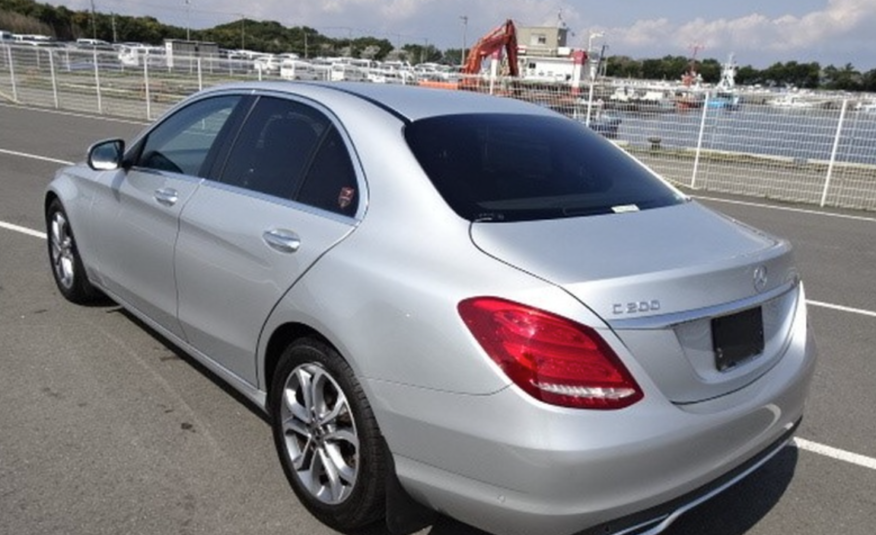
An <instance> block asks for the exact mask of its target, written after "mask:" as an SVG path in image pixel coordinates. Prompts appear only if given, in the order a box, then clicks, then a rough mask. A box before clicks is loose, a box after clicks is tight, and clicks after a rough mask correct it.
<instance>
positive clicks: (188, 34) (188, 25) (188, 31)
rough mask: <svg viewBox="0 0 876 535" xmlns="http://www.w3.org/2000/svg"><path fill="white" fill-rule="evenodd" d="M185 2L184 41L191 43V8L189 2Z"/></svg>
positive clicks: (187, 0)
mask: <svg viewBox="0 0 876 535" xmlns="http://www.w3.org/2000/svg"><path fill="white" fill-rule="evenodd" d="M185 1H186V41H191V40H192V32H191V28H192V23H191V11H192V9H191V7H192V6H191V4H190V3H189V0H185Z"/></svg>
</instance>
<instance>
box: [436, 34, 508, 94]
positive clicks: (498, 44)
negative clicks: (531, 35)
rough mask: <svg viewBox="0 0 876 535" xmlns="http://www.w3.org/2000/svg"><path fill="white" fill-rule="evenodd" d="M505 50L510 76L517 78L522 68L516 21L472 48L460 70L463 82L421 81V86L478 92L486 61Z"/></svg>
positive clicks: (482, 38) (489, 35)
mask: <svg viewBox="0 0 876 535" xmlns="http://www.w3.org/2000/svg"><path fill="white" fill-rule="evenodd" d="M503 48H504V49H505V54H506V55H507V56H508V74H509V75H511V76H517V75H518V74H519V73H520V68H519V67H518V65H517V29H516V28H515V27H514V21H512V20H511V19H508V20H506V21H505V23H504V24H502V25H501V26H499V27H498V28H495V29H493V30H492V31H491V32H490V33H488V34H486V35H485V36H483V37H481V38H480V39H478V42H477V43H475V44H474V46H472V47H471V49H470V50H469V52H468V56H467V57H466V59H465V64H464V65H463V66H462V69H460V74H462V75H464V78H463V79H462V80H461V81H459V82H435V81H421V82H420V85H422V86H428V87H437V88H442V89H469V90H477V88H478V86H479V84H480V80H479V79H478V78H477V75H478V74H480V72H481V65H482V64H483V62H484V60H485V59H486V58H488V57H490V56H492V55H493V54H497V53H498V52H500V51H501V50H502V49H503Z"/></svg>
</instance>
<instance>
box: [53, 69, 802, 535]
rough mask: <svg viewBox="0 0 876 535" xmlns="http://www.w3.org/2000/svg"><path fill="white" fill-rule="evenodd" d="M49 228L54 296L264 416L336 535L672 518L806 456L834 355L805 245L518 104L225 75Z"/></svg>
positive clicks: (100, 176) (122, 151)
mask: <svg viewBox="0 0 876 535" xmlns="http://www.w3.org/2000/svg"><path fill="white" fill-rule="evenodd" d="M45 217H46V225H47V228H48V234H49V237H50V239H49V241H48V243H49V257H50V260H51V266H52V273H53V275H54V278H55V281H56V282H57V286H58V289H59V290H60V292H61V293H62V294H63V295H64V296H65V297H66V298H67V299H69V300H70V301H73V302H76V303H83V302H86V301H89V300H93V299H95V298H97V297H100V296H108V297H110V298H111V299H112V300H114V301H116V302H118V303H120V304H122V305H123V306H124V307H125V308H127V309H128V310H130V311H131V312H132V313H133V314H134V315H136V316H137V317H139V318H140V319H142V320H143V321H144V322H145V323H146V324H148V325H149V326H150V327H152V328H153V329H154V330H155V331H157V332H158V333H160V334H161V335H162V336H165V337H167V338H168V339H170V340H171V341H173V342H174V343H175V344H177V345H178V346H179V347H180V348H182V349H183V350H185V351H186V352H187V353H189V354H191V355H192V356H193V357H194V358H195V359H197V360H198V361H200V362H202V363H203V364H204V365H205V366H207V367H208V368H209V369H210V370H212V371H213V372H215V373H216V374H218V375H219V376H220V377H221V378H223V379H224V380H226V381H227V382H228V383H229V384H230V385H231V386H233V387H234V388H235V389H237V390H239V391H240V392H241V393H243V394H244V395H245V396H246V397H247V398H249V399H250V400H252V401H253V402H254V403H256V404H257V405H258V406H260V407H263V408H264V410H265V411H266V412H267V414H268V415H269V417H270V421H271V422H272V427H273V433H274V440H275V443H276V448H277V452H278V454H279V459H280V464H281V466H282V468H283V470H284V471H285V474H286V476H287V478H288V480H289V482H290V484H291V486H292V488H293V489H294V491H295V493H296V494H297V495H298V498H299V499H300V501H301V502H302V503H303V504H304V505H305V506H306V507H307V508H308V510H309V511H311V512H312V513H313V514H314V515H315V516H316V517H317V518H319V519H320V520H322V521H323V522H325V523H326V524H328V525H329V526H332V527H333V528H335V529H339V530H350V529H355V528H357V527H361V526H364V525H366V524H369V523H372V522H376V521H380V520H385V521H386V522H387V524H388V526H389V528H390V530H391V531H392V532H394V533H408V532H411V531H413V530H416V529H419V528H421V527H422V526H424V525H428V523H430V522H431V521H432V520H433V517H434V515H435V514H436V513H442V514H446V515H450V516H452V517H455V518H457V519H459V520H462V521H464V522H466V523H469V524H472V525H474V526H477V527H479V528H481V529H484V530H487V531H490V532H494V533H499V534H545V533H550V534H556V535H565V534H571V533H578V532H585V533H589V532H592V533H600V534H603V533H637V534H639V533H657V532H659V531H661V530H662V529H663V528H665V527H666V526H668V525H669V524H670V523H671V522H672V521H673V520H674V519H676V518H677V517H678V516H679V515H680V514H682V513H683V512H684V511H686V510H688V509H690V508H691V507H693V506H695V505H697V504H698V503H701V502H702V501H703V500H705V499H707V498H709V497H711V496H713V495H715V494H717V493H718V492H720V491H721V490H723V489H725V488H727V487H728V486H730V485H732V484H733V483H735V482H736V481H738V480H739V479H741V478H743V477H745V476H747V475H748V474H750V473H751V472H753V471H754V470H755V469H756V468H758V467H759V466H761V465H762V464H763V463H765V462H766V461H767V460H768V459H770V458H771V457H772V456H773V455H774V454H775V453H777V452H778V451H779V450H780V449H781V448H782V447H783V445H785V444H786V443H787V441H788V440H789V439H790V438H791V436H792V434H793V432H794V430H795V429H796V427H797V425H798V424H799V422H800V419H801V417H802V414H803V405H804V399H805V397H806V394H807V390H808V388H809V383H810V379H811V377H812V373H813V369H814V366H815V360H816V356H815V355H816V350H815V345H814V343H813V338H812V334H811V331H810V329H809V327H808V325H807V316H806V299H805V296H804V292H803V285H802V283H801V282H800V278H799V275H798V272H797V270H796V268H795V265H794V261H793V258H792V253H791V246H790V245H789V244H788V242H786V241H784V240H782V239H779V238H776V237H773V236H770V235H768V234H766V233H763V232H760V231H758V230H756V229H753V228H751V227H749V226H746V225H744V224H741V223H739V222H737V221H734V220H732V219H730V218H728V217H726V216H723V215H721V214H719V213H716V212H714V211H712V210H709V209H707V208H705V207H703V206H701V205H700V204H698V203H697V202H695V201H692V200H691V199H690V198H688V197H687V196H685V195H684V194H683V193H681V192H680V191H678V190H676V189H674V188H673V187H672V186H670V185H669V184H667V183H666V182H664V181H663V180H662V179H661V178H660V177H658V176H657V175H655V174H654V173H653V172H651V171H650V170H648V169H647V168H646V167H645V166H643V165H642V164H640V163H639V162H638V161H637V160H635V159H633V158H632V157H630V156H628V155H626V154H625V153H624V152H623V151H621V150H620V149H618V148H616V147H615V146H614V145H613V144H612V143H611V142H609V141H606V140H604V139H603V138H601V137H600V136H599V135H597V134H594V133H593V132H591V131H589V130H588V129H587V128H586V127H584V126H583V125H581V124H580V123H577V122H575V121H573V120H571V119H567V118H565V117H563V116H560V115H558V114H556V113H554V112H552V111H550V110H547V109H545V108H543V107H540V106H537V105H533V104H528V103H524V102H521V101H517V100H513V99H507V98H497V97H489V96H484V95H477V94H474V93H470V92H465V91H447V90H432V89H422V88H416V87H403V86H392V85H382V84H344V83H336V84H321V83H264V84H262V83H259V84H255V83H253V84H240V85H230V86H223V87H218V88H214V89H210V90H206V91H203V92H200V93H198V94H196V95H194V96H192V97H190V98H188V99H186V100H185V101H183V102H182V103H180V104H179V105H178V106H176V107H175V108H174V109H172V110H171V111H169V112H168V113H167V114H166V115H165V116H164V117H163V118H162V119H161V120H159V121H158V122H157V123H156V124H155V125H153V126H151V127H150V128H148V129H146V131H145V132H143V134H141V135H140V136H139V137H138V138H136V139H135V140H133V142H132V143H130V144H126V143H125V142H124V141H123V140H121V139H112V140H107V141H102V142H99V143H96V144H95V145H93V146H92V147H91V148H90V150H89V151H88V156H87V161H86V162H85V163H82V164H80V165H75V166H72V167H68V168H66V169H63V170H61V171H59V172H58V174H57V176H56V177H55V179H54V180H53V181H52V182H51V184H50V186H49V188H48V191H47V194H46V198H45ZM754 477H757V476H754Z"/></svg>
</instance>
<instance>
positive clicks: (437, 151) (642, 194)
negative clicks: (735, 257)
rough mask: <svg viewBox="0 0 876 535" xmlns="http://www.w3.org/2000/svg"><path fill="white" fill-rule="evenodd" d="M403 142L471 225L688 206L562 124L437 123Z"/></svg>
mask: <svg viewBox="0 0 876 535" xmlns="http://www.w3.org/2000/svg"><path fill="white" fill-rule="evenodd" d="M405 136H406V138H407V141H408V144H409V145H410V147H411V150H412V151H413V153H414V155H415V156H416V157H417V160H418V161H419V162H420V165H421V166H422V167H423V169H424V170H425V171H426V174H427V175H428V176H429V178H430V179H431V181H432V183H433V184H434V185H435V188H436V189H437V190H438V192H439V193H440V194H441V195H442V197H444V200H445V201H446V202H447V203H448V204H449V205H450V207H451V208H453V210H454V211H456V213H457V214H459V215H460V216H461V217H463V218H465V219H468V220H470V221H476V220H478V221H528V220H536V219H557V218H563V217H578V216H586V215H596V214H608V213H613V212H624V211H634V210H647V209H651V208H657V207H662V206H668V205H672V204H677V203H680V202H684V197H682V196H680V195H679V194H677V193H676V192H675V191H674V190H673V189H672V188H670V187H668V186H666V184H664V183H663V182H662V181H660V180H659V179H657V178H656V177H654V176H653V175H652V174H651V173H649V172H648V171H647V170H645V169H643V168H642V167H641V166H640V165H639V164H638V163H637V162H636V161H634V160H633V159H632V158H630V157H629V156H627V155H626V154H625V153H624V152H623V151H621V150H620V149H618V148H617V147H615V146H614V145H613V144H611V143H610V142H608V141H606V140H605V139H603V138H602V137H601V136H599V135H597V134H594V133H593V132H591V131H590V130H589V129H587V128H586V127H585V126H584V125H582V124H580V123H577V122H575V121H572V120H570V119H566V118H562V117H549V116H530V115H508V114H470V115H449V116H440V117H432V118H429V119H423V120H420V121H416V122H414V123H412V124H411V125H409V126H408V127H407V128H406V130H405Z"/></svg>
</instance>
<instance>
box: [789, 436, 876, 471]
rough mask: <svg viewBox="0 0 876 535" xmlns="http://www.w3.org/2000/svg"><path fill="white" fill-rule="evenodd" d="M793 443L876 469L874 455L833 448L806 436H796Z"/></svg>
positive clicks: (807, 449) (802, 448)
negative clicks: (810, 439) (807, 438)
mask: <svg viewBox="0 0 876 535" xmlns="http://www.w3.org/2000/svg"><path fill="white" fill-rule="evenodd" d="M791 443H792V444H793V445H795V446H797V449H801V450H806V451H810V452H812V453H817V454H819V455H824V456H825V457H830V458H831V459H836V460H837V461H843V462H847V463H850V464H855V465H858V466H862V467H864V468H869V469H870V470H876V459H874V458H873V457H867V456H865V455H858V454H857V453H852V452H850V451H845V450H841V449H838V448H831V447H830V446H825V445H824V444H819V443H817V442H811V441H809V440H806V439H805V438H799V437H795V438H794V440H793V441H792V442H791Z"/></svg>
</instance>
